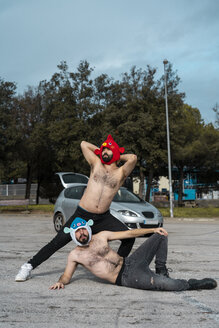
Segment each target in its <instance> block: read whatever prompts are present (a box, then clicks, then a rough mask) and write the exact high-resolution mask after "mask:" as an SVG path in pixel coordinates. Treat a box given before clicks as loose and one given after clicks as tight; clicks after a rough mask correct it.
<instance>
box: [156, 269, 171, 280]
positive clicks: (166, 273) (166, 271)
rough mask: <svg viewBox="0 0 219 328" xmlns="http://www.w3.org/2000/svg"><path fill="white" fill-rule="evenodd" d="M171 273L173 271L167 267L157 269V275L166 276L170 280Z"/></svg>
mask: <svg viewBox="0 0 219 328" xmlns="http://www.w3.org/2000/svg"><path fill="white" fill-rule="evenodd" d="M169 271H170V272H171V271H172V270H171V269H167V267H166V266H164V267H162V268H156V274H159V275H160V276H165V277H167V278H169V276H170V275H169Z"/></svg>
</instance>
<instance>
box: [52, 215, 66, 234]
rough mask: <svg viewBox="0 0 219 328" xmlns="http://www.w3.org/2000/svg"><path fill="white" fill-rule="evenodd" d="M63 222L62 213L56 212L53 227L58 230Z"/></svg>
mask: <svg viewBox="0 0 219 328" xmlns="http://www.w3.org/2000/svg"><path fill="white" fill-rule="evenodd" d="M64 223H65V220H64V217H63V215H62V213H56V214H55V216H54V228H55V230H56V231H57V232H59V231H60V230H61V229H62V227H63V225H64Z"/></svg>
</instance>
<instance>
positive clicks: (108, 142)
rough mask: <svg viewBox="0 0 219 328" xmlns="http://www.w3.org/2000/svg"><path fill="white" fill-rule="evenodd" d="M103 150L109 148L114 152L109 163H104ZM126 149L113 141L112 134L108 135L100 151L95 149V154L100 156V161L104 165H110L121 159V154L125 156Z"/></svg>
mask: <svg viewBox="0 0 219 328" xmlns="http://www.w3.org/2000/svg"><path fill="white" fill-rule="evenodd" d="M103 148H108V149H110V150H111V151H112V153H113V157H112V159H111V160H110V161H109V162H104V160H103V158H102V152H103ZM124 151H125V149H124V148H123V147H119V146H118V145H117V143H116V142H115V141H114V140H113V137H112V136H111V134H109V135H108V137H107V139H106V141H104V142H103V143H102V145H101V147H100V149H95V151H94V153H95V154H96V155H100V160H101V162H102V163H103V164H107V165H110V164H112V163H114V162H116V161H118V160H119V159H120V154H123V153H124Z"/></svg>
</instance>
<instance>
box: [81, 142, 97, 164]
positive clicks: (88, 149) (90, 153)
mask: <svg viewBox="0 0 219 328" xmlns="http://www.w3.org/2000/svg"><path fill="white" fill-rule="evenodd" d="M95 149H98V147H97V146H95V145H93V144H91V143H89V142H87V141H82V142H81V150H82V153H83V155H84V157H85V159H86V161H87V162H88V163H89V164H90V165H92V164H94V163H95V162H97V161H99V160H100V159H99V157H98V156H97V155H95V154H94V151H95Z"/></svg>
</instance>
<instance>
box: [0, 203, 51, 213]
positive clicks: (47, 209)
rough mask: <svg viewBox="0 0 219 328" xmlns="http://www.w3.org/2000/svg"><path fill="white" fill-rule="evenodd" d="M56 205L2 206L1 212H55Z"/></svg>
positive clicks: (0, 207)
mask: <svg viewBox="0 0 219 328" xmlns="http://www.w3.org/2000/svg"><path fill="white" fill-rule="evenodd" d="M53 210H54V205H52V204H51V205H28V206H26V205H14V206H10V205H8V206H0V212H21V211H30V212H35V211H37V212H45V213H48V212H53Z"/></svg>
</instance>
